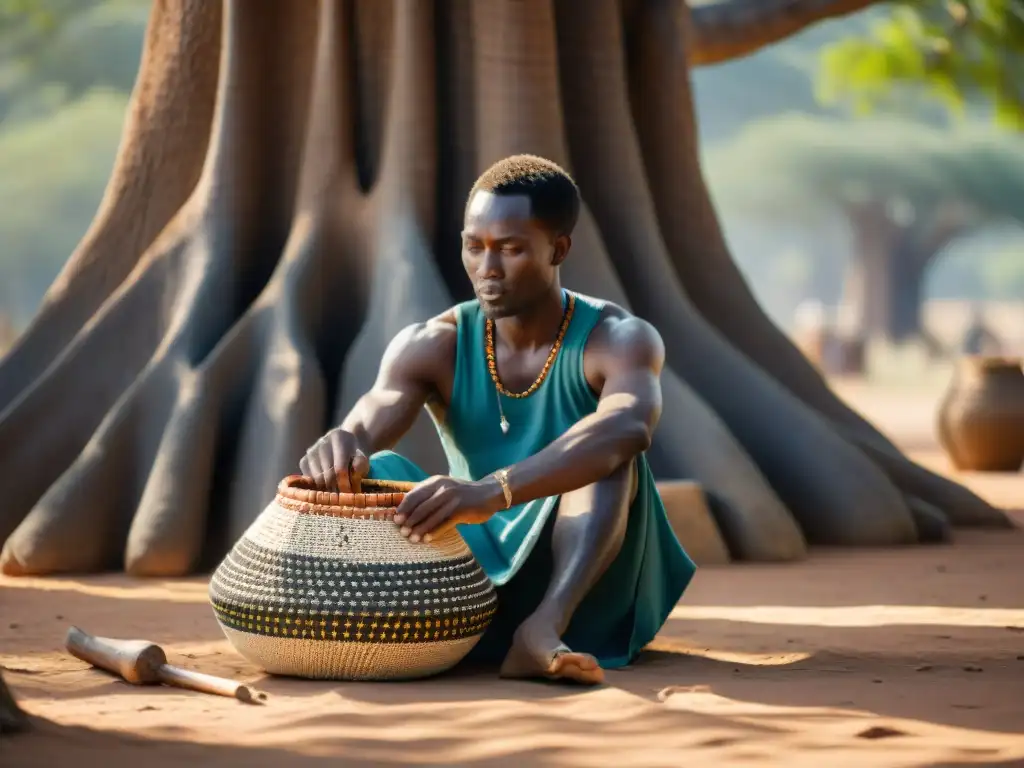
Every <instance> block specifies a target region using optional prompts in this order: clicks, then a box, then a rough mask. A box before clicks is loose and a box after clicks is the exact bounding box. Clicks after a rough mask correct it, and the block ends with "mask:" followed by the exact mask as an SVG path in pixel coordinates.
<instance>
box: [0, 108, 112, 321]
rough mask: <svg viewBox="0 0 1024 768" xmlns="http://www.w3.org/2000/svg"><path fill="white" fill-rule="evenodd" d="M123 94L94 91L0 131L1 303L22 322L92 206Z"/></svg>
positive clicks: (105, 171) (108, 162) (106, 168)
mask: <svg viewBox="0 0 1024 768" xmlns="http://www.w3.org/2000/svg"><path fill="white" fill-rule="evenodd" d="M126 106H127V100H126V98H125V96H124V95H123V94H119V93H112V92H104V91H94V92H91V93H89V94H87V95H86V96H85V97H84V98H83V99H81V100H79V101H77V102H75V103H73V104H70V105H67V106H65V107H63V108H61V109H60V110H59V111H58V112H57V113H56V114H54V115H53V116H50V117H48V118H45V119H39V120H33V121H29V122H26V123H25V124H23V125H21V126H18V127H17V128H16V129H11V130H7V131H4V132H3V133H0V233H2V234H0V236H2V238H3V249H2V250H0V306H4V307H6V308H8V309H9V310H12V311H14V312H15V313H16V314H17V315H18V317H17V318H16V319H18V320H21V321H24V320H25V319H27V315H28V314H31V313H32V312H33V311H34V310H35V307H36V304H37V302H38V301H39V299H40V297H41V294H42V291H43V290H44V289H45V287H46V286H47V285H48V284H49V283H50V282H52V280H53V278H54V277H55V276H56V275H57V272H58V271H59V270H60V268H61V266H62V265H63V263H64V261H65V260H66V259H67V257H68V255H69V254H70V253H71V252H72V251H73V250H74V248H75V245H76V244H77V242H78V241H79V240H80V239H81V237H82V235H83V234H84V233H85V231H86V229H87V228H88V226H89V223H90V222H91V220H92V217H93V215H94V214H95V212H96V208H97V207H98V205H99V202H100V199H101V198H102V195H103V190H104V187H105V186H106V180H107V177H108V176H109V175H110V170H111V168H112V167H113V162H114V156H115V154H116V152H117V146H118V142H119V140H120V133H121V125H122V122H123V120H124V115H125V109H126Z"/></svg>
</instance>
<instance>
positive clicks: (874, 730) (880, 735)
mask: <svg viewBox="0 0 1024 768" xmlns="http://www.w3.org/2000/svg"><path fill="white" fill-rule="evenodd" d="M906 735H907V734H906V732H905V731H898V730H896V729H895V728H889V727H888V726H885V725H873V726H871V727H870V728H866V729H865V730H863V731H861V732H860V733H858V734H857V738H858V739H888V738H890V737H892V736H906Z"/></svg>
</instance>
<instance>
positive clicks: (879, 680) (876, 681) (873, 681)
mask: <svg viewBox="0 0 1024 768" xmlns="http://www.w3.org/2000/svg"><path fill="white" fill-rule="evenodd" d="M871 682H872V683H881V682H882V678H880V677H876V678H875V679H874V680H872V681H871Z"/></svg>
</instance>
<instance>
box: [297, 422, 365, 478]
mask: <svg viewBox="0 0 1024 768" xmlns="http://www.w3.org/2000/svg"><path fill="white" fill-rule="evenodd" d="M299 469H301V470H302V474H304V475H306V477H311V478H313V482H315V483H316V487H317V488H318V489H319V490H321V491H341V492H342V493H351V492H352V490H353V486H354V485H355V484H356V483H357V482H358V481H360V480H362V479H363V478H364V477H366V475H367V474H368V473H369V471H370V460H369V459H368V458H366V454H365V453H363V452H362V451H361V450H360V449H359V446H358V443H357V441H356V436H355V435H353V434H352V433H351V432H347V431H346V430H344V429H342V428H341V427H337V428H335V429H332V430H331V431H330V432H328V433H327V434H326V435H324V436H323V437H321V438H320V439H319V440H317V441H316V442H315V443H314V444H313V445H312V446H311V447H310V449H309V450H308V451H306V455H305V456H303V457H302V460H301V461H299Z"/></svg>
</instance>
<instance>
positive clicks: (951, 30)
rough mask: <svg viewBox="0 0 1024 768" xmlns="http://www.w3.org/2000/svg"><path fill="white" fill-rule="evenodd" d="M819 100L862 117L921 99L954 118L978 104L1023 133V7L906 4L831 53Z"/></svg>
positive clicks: (967, 1)
mask: <svg viewBox="0 0 1024 768" xmlns="http://www.w3.org/2000/svg"><path fill="white" fill-rule="evenodd" d="M822 65H823V67H822V77H821V82H820V94H821V96H822V98H823V99H824V100H825V101H826V102H827V103H829V102H833V103H834V102H840V101H841V102H846V103H851V104H852V105H853V106H854V107H855V108H856V109H857V110H858V111H860V112H864V111H867V110H870V109H873V108H876V107H879V106H885V107H887V108H890V109H893V108H895V109H900V110H905V109H906V108H907V107H906V101H907V100H908V99H909V100H912V101H915V102H918V101H919V99H917V98H916V97H917V96H918V95H924V96H925V97H926V98H928V99H931V100H933V101H936V102H937V103H939V104H941V105H943V106H944V107H946V108H947V109H948V110H949V111H950V112H951V113H952V114H953V115H963V114H964V113H965V112H967V111H969V109H970V107H971V106H972V105H974V106H976V107H978V106H980V107H981V108H983V109H985V110H986V111H988V112H989V113H990V114H991V115H993V116H994V117H995V119H996V120H997V121H998V122H999V123H1001V124H1002V125H1004V126H1007V127H1010V128H1012V129H1014V130H1018V131H1019V130H1022V129H1024V3H1022V2H1021V0H949V1H948V2H939V0H926V1H925V2H918V1H917V0H914V1H913V2H911V1H910V0H904V1H903V2H899V3H898V4H896V5H895V7H894V8H893V9H892V13H891V14H890V15H888V16H887V17H886V18H883V19H879V20H877V21H876V22H875V23H874V24H873V25H872V27H871V30H870V31H869V32H868V33H867V34H864V35H857V36H854V37H851V38H850V39H848V40H844V41H841V42H838V43H836V44H834V45H832V46H829V47H828V48H827V49H826V51H825V52H824V56H823V60H822Z"/></svg>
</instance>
